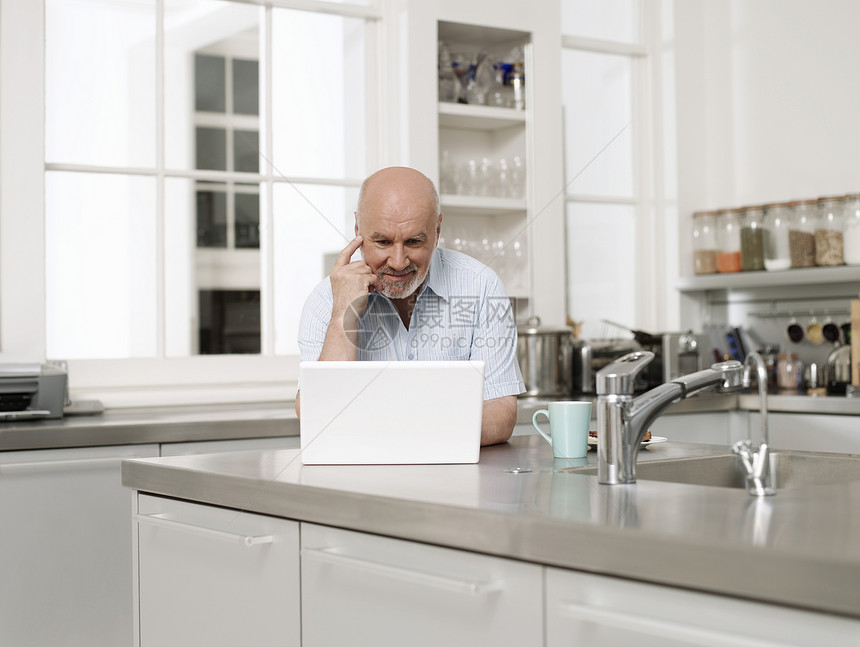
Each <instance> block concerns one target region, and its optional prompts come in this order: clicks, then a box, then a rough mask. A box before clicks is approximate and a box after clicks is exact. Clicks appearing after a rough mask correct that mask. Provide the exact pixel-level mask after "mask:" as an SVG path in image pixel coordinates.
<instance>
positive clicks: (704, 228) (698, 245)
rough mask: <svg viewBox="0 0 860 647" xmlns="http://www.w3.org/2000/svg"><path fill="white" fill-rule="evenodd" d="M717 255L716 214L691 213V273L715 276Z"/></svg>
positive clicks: (708, 212) (709, 212)
mask: <svg viewBox="0 0 860 647" xmlns="http://www.w3.org/2000/svg"><path fill="white" fill-rule="evenodd" d="M717 253H718V249H717V212H716V211H696V212H695V213H693V272H694V273H695V274H716V272H717Z"/></svg>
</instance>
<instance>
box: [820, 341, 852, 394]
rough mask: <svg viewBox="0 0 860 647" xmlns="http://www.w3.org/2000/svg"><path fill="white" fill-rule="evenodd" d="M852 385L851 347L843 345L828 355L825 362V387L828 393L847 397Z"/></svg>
mask: <svg viewBox="0 0 860 647" xmlns="http://www.w3.org/2000/svg"><path fill="white" fill-rule="evenodd" d="M849 384H851V346H850V345H849V344H842V345H840V346H837V347H836V348H834V349H833V350H832V351H830V353H829V354H828V355H827V360H826V361H825V362H824V386H825V387H826V389H827V393H830V394H832V395H845V393H846V391H847V388H848V385H849Z"/></svg>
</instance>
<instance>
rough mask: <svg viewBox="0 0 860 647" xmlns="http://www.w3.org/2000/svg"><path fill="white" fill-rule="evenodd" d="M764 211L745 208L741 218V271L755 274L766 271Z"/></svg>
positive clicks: (757, 208) (756, 208) (759, 208)
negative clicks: (758, 271) (755, 272)
mask: <svg viewBox="0 0 860 647" xmlns="http://www.w3.org/2000/svg"><path fill="white" fill-rule="evenodd" d="M763 227H764V210H763V209H762V208H761V207H744V209H743V215H742V216H741V269H742V270H743V271H744V272H754V271H757V270H763V269H764V229H763Z"/></svg>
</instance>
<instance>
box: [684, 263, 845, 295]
mask: <svg viewBox="0 0 860 647" xmlns="http://www.w3.org/2000/svg"><path fill="white" fill-rule="evenodd" d="M824 283H829V284H832V283H860V266H857V265H854V266H848V265H843V266H840V267H810V268H808V269H793V270H785V271H782V272H767V271H764V272H736V273H732V274H707V275H700V276H685V277H681V278H679V279H678V281H677V282H676V283H675V287H676V288H677V289H678V290H679V291H680V292H698V291H701V290H731V289H748V288H769V287H778V286H791V285H815V284H824Z"/></svg>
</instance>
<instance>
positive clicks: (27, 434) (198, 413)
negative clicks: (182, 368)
mask: <svg viewBox="0 0 860 647" xmlns="http://www.w3.org/2000/svg"><path fill="white" fill-rule="evenodd" d="M298 435H299V421H298V418H296V412H295V409H294V403H293V402H292V401H290V402H284V403H275V404H249V405H207V406H185V407H161V408H158V407H152V408H146V409H109V410H107V411H105V412H104V413H101V414H98V415H93V416H67V417H65V418H60V419H56V420H30V421H10V422H0V451H11V450H24V449H50V448H57V449H59V448H68V447H93V446H100V445H102V446H106V445H137V444H146V443H176V442H191V441H202V440H233V439H239V438H270V437H279V436H298Z"/></svg>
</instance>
